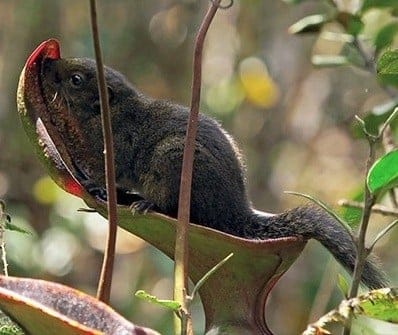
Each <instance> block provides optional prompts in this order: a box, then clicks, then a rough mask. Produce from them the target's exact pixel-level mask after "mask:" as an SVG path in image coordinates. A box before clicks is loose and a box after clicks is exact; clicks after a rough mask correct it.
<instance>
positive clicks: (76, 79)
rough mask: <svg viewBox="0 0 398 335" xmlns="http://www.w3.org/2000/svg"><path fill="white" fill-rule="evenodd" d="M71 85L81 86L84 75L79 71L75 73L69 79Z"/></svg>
mask: <svg viewBox="0 0 398 335" xmlns="http://www.w3.org/2000/svg"><path fill="white" fill-rule="evenodd" d="M69 81H70V83H71V85H72V86H73V87H76V88H80V87H81V86H82V85H83V81H84V80H83V76H82V75H81V74H79V73H74V74H72V75H71V76H70V79H69Z"/></svg>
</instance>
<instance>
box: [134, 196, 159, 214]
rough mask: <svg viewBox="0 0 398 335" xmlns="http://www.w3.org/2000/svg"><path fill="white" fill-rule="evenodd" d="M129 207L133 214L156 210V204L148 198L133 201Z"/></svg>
mask: <svg viewBox="0 0 398 335" xmlns="http://www.w3.org/2000/svg"><path fill="white" fill-rule="evenodd" d="M130 209H131V212H132V213H133V214H135V213H138V214H146V213H148V212H152V211H156V210H157V206H156V205H155V204H154V203H153V202H151V201H149V200H145V199H142V200H138V201H134V202H133V203H132V204H131V205H130Z"/></svg>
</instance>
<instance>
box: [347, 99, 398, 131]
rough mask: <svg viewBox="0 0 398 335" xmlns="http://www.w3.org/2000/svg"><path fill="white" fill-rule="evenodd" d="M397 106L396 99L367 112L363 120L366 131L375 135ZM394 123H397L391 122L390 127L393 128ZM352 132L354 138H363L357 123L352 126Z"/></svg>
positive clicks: (360, 126)
mask: <svg viewBox="0 0 398 335" xmlns="http://www.w3.org/2000/svg"><path fill="white" fill-rule="evenodd" d="M397 106H398V98H395V99H391V100H389V101H387V102H385V103H382V104H380V105H376V106H375V107H373V108H372V109H371V110H369V111H367V112H366V114H365V117H364V118H363V120H364V121H365V124H366V131H367V132H368V133H370V134H373V135H377V133H378V131H379V128H380V126H381V125H382V124H383V123H384V122H385V121H386V120H387V118H388V117H389V116H390V115H391V113H392V112H393V111H394V109H395V108H396V107H397ZM396 123H397V121H396V120H393V121H392V122H391V126H393V127H395V125H396ZM352 132H353V135H354V136H355V137H356V138H363V137H364V136H365V134H364V132H363V129H362V125H361V124H359V123H358V122H355V123H354V124H353V126H352Z"/></svg>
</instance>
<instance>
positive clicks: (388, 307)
mask: <svg viewBox="0 0 398 335" xmlns="http://www.w3.org/2000/svg"><path fill="white" fill-rule="evenodd" d="M352 314H353V315H354V316H360V315H363V316H367V317H370V318H374V319H377V320H382V321H388V322H392V323H398V296H397V292H396V290H395V289H390V288H385V289H380V290H375V291H371V292H368V293H366V294H363V295H360V296H359V297H357V298H353V299H350V300H344V301H342V302H341V303H340V305H339V306H338V307H337V308H336V309H334V310H332V311H330V312H329V313H327V314H326V315H324V316H322V317H321V318H320V319H319V320H318V321H316V322H314V323H313V324H311V325H309V326H308V327H307V329H306V330H305V331H304V332H303V335H322V334H325V335H326V334H330V332H329V331H328V330H326V326H328V325H329V324H332V323H335V322H339V323H344V322H346V321H347V320H348V318H349V317H351V315H352Z"/></svg>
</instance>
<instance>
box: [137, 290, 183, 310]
mask: <svg viewBox="0 0 398 335" xmlns="http://www.w3.org/2000/svg"><path fill="white" fill-rule="evenodd" d="M134 295H135V296H136V297H137V298H140V299H143V300H145V301H147V302H150V303H152V304H156V305H160V306H162V307H165V308H168V309H171V310H172V311H173V312H178V311H179V310H180V309H181V304H180V303H179V302H178V301H175V300H165V299H158V298H157V297H155V296H154V295H150V294H149V293H147V292H145V291H144V290H138V291H137V292H135V294H134Z"/></svg>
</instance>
